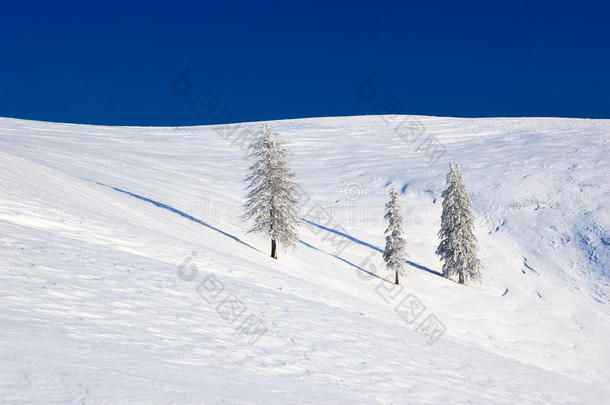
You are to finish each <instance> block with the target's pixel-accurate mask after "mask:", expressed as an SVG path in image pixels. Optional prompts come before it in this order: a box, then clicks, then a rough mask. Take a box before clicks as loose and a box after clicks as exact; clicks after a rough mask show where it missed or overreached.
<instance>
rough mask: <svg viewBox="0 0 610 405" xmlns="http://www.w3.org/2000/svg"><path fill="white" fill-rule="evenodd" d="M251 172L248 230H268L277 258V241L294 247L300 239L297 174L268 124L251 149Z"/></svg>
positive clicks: (247, 210) (272, 250)
mask: <svg viewBox="0 0 610 405" xmlns="http://www.w3.org/2000/svg"><path fill="white" fill-rule="evenodd" d="M250 151H251V152H250V158H252V159H255V162H254V164H252V166H250V174H249V175H248V177H246V179H245V181H246V182H249V184H248V186H247V190H248V195H247V201H246V204H245V205H244V208H245V213H244V216H243V217H244V219H245V220H250V219H252V220H253V222H254V225H253V226H252V227H251V228H250V229H249V231H248V232H261V233H266V234H267V235H268V236H269V237H270V238H271V257H273V258H274V259H277V244H279V245H281V246H282V247H283V248H293V247H294V246H295V245H296V242H297V241H298V235H297V228H298V225H299V209H298V205H297V200H296V186H295V183H294V173H292V172H291V171H290V169H289V168H288V162H287V158H286V148H285V145H284V142H283V140H282V139H281V137H280V136H279V135H278V134H274V133H272V132H271V131H270V130H269V126H268V125H267V124H264V125H263V130H262V132H261V134H260V136H259V137H258V139H256V140H255V141H254V142H253V143H252V145H251V148H250Z"/></svg>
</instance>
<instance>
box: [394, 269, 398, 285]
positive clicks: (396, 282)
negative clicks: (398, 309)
mask: <svg viewBox="0 0 610 405" xmlns="http://www.w3.org/2000/svg"><path fill="white" fill-rule="evenodd" d="M394 284H396V285H398V270H396V281H395V282H394Z"/></svg>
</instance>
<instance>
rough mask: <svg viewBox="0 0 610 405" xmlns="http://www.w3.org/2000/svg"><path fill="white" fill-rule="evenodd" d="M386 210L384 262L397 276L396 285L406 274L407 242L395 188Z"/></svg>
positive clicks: (391, 192)
mask: <svg viewBox="0 0 610 405" xmlns="http://www.w3.org/2000/svg"><path fill="white" fill-rule="evenodd" d="M385 208H386V214H385V215H384V218H385V219H386V220H387V221H388V228H387V229H386V230H385V234H386V237H385V249H384V250H383V260H384V261H385V263H386V266H387V267H388V269H390V270H394V272H395V274H396V279H395V281H394V283H395V284H399V275H400V274H403V275H404V272H405V249H406V242H405V240H404V238H403V237H402V215H401V214H400V204H399V203H398V193H397V192H396V191H395V190H394V187H392V191H390V201H389V202H388V203H387V204H386V205H385Z"/></svg>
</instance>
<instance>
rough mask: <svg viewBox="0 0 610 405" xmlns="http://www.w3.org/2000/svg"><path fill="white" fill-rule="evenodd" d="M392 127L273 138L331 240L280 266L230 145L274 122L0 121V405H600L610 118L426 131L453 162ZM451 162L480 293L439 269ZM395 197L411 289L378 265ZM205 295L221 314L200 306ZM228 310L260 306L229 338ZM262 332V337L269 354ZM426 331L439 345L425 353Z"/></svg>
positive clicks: (440, 126)
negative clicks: (393, 194) (255, 328)
mask: <svg viewBox="0 0 610 405" xmlns="http://www.w3.org/2000/svg"><path fill="white" fill-rule="evenodd" d="M390 118H392V119H389V118H388V117H380V116H361V117H341V118H315V119H297V120H283V121H274V122H270V125H271V128H272V130H273V131H274V132H279V133H281V134H282V136H283V137H284V138H285V140H286V143H287V147H288V148H289V151H290V165H291V168H292V169H293V171H294V172H295V173H296V180H297V182H298V183H299V184H300V186H301V187H302V190H303V191H304V193H306V194H307V198H304V199H303V200H302V202H303V209H302V211H303V212H302V216H303V218H304V219H306V220H309V221H312V222H315V223H317V224H318V225H321V226H323V227H319V226H314V225H312V224H311V223H304V224H303V225H302V226H301V227H300V239H301V243H299V245H298V247H297V249H296V250H295V251H293V252H290V251H288V252H285V251H280V252H279V260H277V261H276V260H273V259H271V258H270V257H269V250H270V246H269V241H268V240H267V239H265V238H264V237H262V236H258V235H254V234H248V233H246V232H245V230H246V229H248V224H244V223H243V222H242V221H241V220H240V215H241V214H242V212H243V211H242V204H243V202H244V198H245V191H244V187H245V184H244V182H243V179H244V177H245V176H246V174H247V169H248V166H249V163H250V162H248V161H247V160H244V159H243V155H244V154H243V151H242V150H240V147H239V144H237V143H236V142H235V140H236V139H237V138H236V136H237V134H242V133H245V132H242V131H244V130H248V131H251V132H255V131H258V130H259V129H260V127H261V123H245V124H235V125H230V126H223V127H212V126H198V127H171V128H157V127H108V126H93V125H74V124H59V123H47V122H36V121H26V120H18V119H10V118H0V173H1V175H0V262H1V263H2V272H1V275H0V330H1V332H0V364H1V367H0V402H1V403H10V404H25V403H28V404H33V403H46V404H71V403H88V404H98V403H103V404H144V403H146V404H168V403H176V404H177V403H185V404H222V403H227V404H228V403H240V404H256V403H266V404H286V403H299V404H300V403H312V404H314V403H315V404H320V403H324V404H342V403H349V404H361V403H362V404H365V403H366V404H376V403H382V404H391V403H393V404H445V403H451V404H472V403H476V404H506V403H519V404H550V403H552V404H563V403H570V404H572V403H573V404H602V403H607V398H608V397H609V395H610V389H609V388H608V387H609V386H610V385H609V382H610V381H609V379H610V377H609V376H610V349H609V348H608V342H609V341H610V339H609V337H610V287H609V280H610V265H609V262H610V260H609V259H610V254H609V249H610V213H609V201H610V187H609V184H608V179H609V175H610V159H609V156H610V142H609V141H610V120H581V119H559V118H485V119H458V118H439V117H416V119H417V120H419V121H420V122H421V124H422V125H423V127H424V128H425V134H426V135H433V136H435V137H436V139H437V140H438V141H439V142H441V143H442V144H443V145H444V146H445V147H446V153H445V155H444V156H442V158H440V159H439V160H438V161H437V162H434V163H432V164H430V161H429V159H428V157H427V156H426V155H425V153H424V152H422V151H421V150H417V145H416V144H415V143H412V144H409V143H407V142H405V141H404V140H403V139H401V138H400V137H399V136H398V135H397V133H396V132H395V124H394V121H393V120H395V119H396V117H390ZM232 130H234V131H235V132H233V134H231V135H229V136H224V135H226V133H227V131H232ZM450 161H452V162H457V163H459V164H460V170H461V172H462V176H463V178H464V182H465V184H466V188H467V190H468V192H469V194H470V195H471V198H472V203H473V212H474V215H475V217H476V235H477V238H478V240H479V248H480V259H481V263H482V275H483V282H482V284H481V285H480V286H478V287H465V286H461V285H458V284H456V283H454V282H451V281H449V280H446V279H443V278H441V277H439V276H438V275H437V274H435V272H438V271H440V269H441V263H440V262H439V261H438V258H437V257H436V256H435V255H434V251H435V249H436V246H437V243H438V240H437V232H438V229H439V224H440V213H441V206H440V202H441V201H440V193H441V191H442V190H443V188H444V187H445V184H444V182H445V175H446V172H447V170H448V163H449V162H450ZM390 183H394V184H395V186H396V189H397V190H398V191H399V192H400V193H401V205H402V207H403V215H404V217H405V238H406V241H407V252H408V255H409V258H408V259H409V261H410V262H411V263H412V264H414V265H409V266H407V276H406V277H405V278H403V282H404V285H403V288H402V289H400V290H395V289H392V284H391V283H389V282H387V281H384V280H383V278H385V279H387V280H392V275H391V272H390V271H387V270H385V269H384V267H383V265H382V259H381V253H380V252H379V251H378V250H377V249H381V248H383V245H384V236H383V231H384V229H385V226H386V224H385V223H384V221H383V213H384V209H383V206H384V204H385V203H386V202H387V201H386V200H387V195H388V190H389V184H390ZM117 189H118V190H117ZM119 190H122V191H119ZM316 204H319V205H318V208H319V207H323V212H324V213H325V214H324V215H325V216H323V217H322V218H320V217H319V215H318V216H316V215H314V212H320V210H319V209H318V210H316V211H310V207H312V206H314V205H316ZM333 231H335V232H340V233H341V234H337V233H335V232H333ZM342 242H346V243H342ZM193 252H195V254H194V253H193ZM189 258H192V260H190V259H189ZM189 260H190V262H189ZM181 263H185V265H186V267H184V268H185V269H186V270H185V271H186V272H189V271H192V268H196V269H197V273H196V274H194V275H195V278H194V279H193V280H190V281H189V280H184V279H183V278H181V277H179V274H178V272H177V269H178V266H179V265H180V264H181ZM189 266H191V267H189ZM189 269H191V270H189ZM365 270H366V271H368V272H370V273H375V274H376V277H373V276H371V275H369V274H367V273H365ZM212 276H213V277H215V278H214V279H210V278H209V277H212ZM206 277H208V278H207V280H208V282H210V280H217V281H218V282H219V283H222V286H223V287H224V290H223V291H222V292H221V293H220V294H219V295H218V296H216V297H214V298H211V297H210V295H205V293H204V294H203V295H201V294H200V292H202V291H203V292H205V291H208V290H205V288H206V287H205V286H206V284H204V285H203V287H201V285H202V282H203V281H204V279H206ZM208 286H209V284H208ZM198 287H199V290H198ZM202 288H203V289H202ZM409 294H410V295H409ZM204 297H206V298H207V299H206V298H204ZM226 297H236V298H237V299H239V300H240V302H241V303H242V304H243V305H244V306H245V308H246V310H245V312H244V313H243V314H241V315H240V317H239V318H238V319H237V320H235V321H234V322H233V323H231V322H230V320H227V319H224V318H223V314H225V313H223V312H222V308H223V305H222V304H221V302H223V299H225V298H226ZM405 298H407V299H408V300H410V301H409V302H412V301H413V299H417V300H419V302H420V303H421V304H422V305H423V306H425V309H424V310H423V312H422V313H421V314H420V316H419V317H417V318H416V319H415V320H413V319H410V318H408V317H406V318H405V317H402V316H401V315H399V313H398V312H397V311H396V307H397V305H398V304H399V303H400V302H401V300H403V299H405ZM208 301H209V302H208ZM225 304H226V302H225ZM238 312H239V311H238ZM248 315H251V316H254V317H255V318H252V319H257V320H261V322H262V323H263V324H264V325H265V327H266V328H267V331H266V333H264V334H263V335H262V336H261V337H260V338H259V339H258V340H257V341H256V342H255V343H254V344H250V341H251V340H250V339H251V338H252V336H247V335H246V334H245V333H243V332H242V331H240V330H238V329H239V325H240V324H241V322H242V321H243V320H244V319H245V317H246V316H248ZM429 315H434V316H435V317H436V319H438V320H439V321H440V322H441V323H442V324H443V325H444V326H445V327H446V332H445V333H444V334H443V335H442V336H440V338H438V340H436V341H435V342H433V343H432V344H430V343H429V342H430V341H431V340H433V339H432V338H431V337H430V336H429V335H427V334H426V333H425V331H422V330H419V328H418V325H419V324H420V323H421V321H423V320H424V318H426V317H427V316H429Z"/></svg>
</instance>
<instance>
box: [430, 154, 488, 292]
mask: <svg viewBox="0 0 610 405" xmlns="http://www.w3.org/2000/svg"><path fill="white" fill-rule="evenodd" d="M442 197H443V213H442V216H441V230H440V231H439V232H438V237H439V239H440V244H439V245H438V248H437V249H436V254H437V255H439V256H440V258H441V260H442V261H443V277H447V278H450V279H452V280H455V279H456V277H457V281H458V283H460V284H464V283H465V282H466V283H468V282H470V281H478V280H480V277H481V274H480V262H479V259H477V250H478V248H477V238H476V237H475V235H474V216H473V215H472V207H471V203H470V197H469V196H468V193H467V192H466V187H465V186H464V182H463V181H462V176H461V174H460V172H459V169H458V165H457V164H456V165H455V167H452V166H451V164H449V173H448V174H447V189H445V191H443V193H442Z"/></svg>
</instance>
